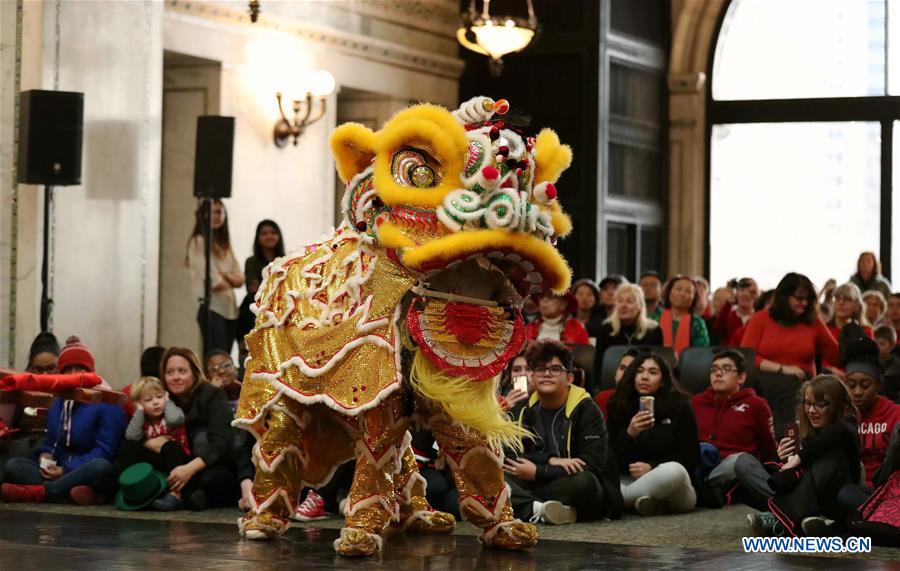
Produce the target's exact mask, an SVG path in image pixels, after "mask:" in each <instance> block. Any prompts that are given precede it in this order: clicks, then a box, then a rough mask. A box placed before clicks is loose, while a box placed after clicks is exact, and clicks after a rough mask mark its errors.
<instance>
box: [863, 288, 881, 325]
mask: <svg viewBox="0 0 900 571" xmlns="http://www.w3.org/2000/svg"><path fill="white" fill-rule="evenodd" d="M862 300H863V303H864V304H865V306H866V319H867V320H868V321H869V324H870V325H872V327H877V326H879V325H881V324H882V320H883V319H884V315H885V313H886V312H887V299H886V298H885V297H884V295H882V294H881V292H880V291H876V290H874V289H870V290H869V291H864V292H863V294H862Z"/></svg>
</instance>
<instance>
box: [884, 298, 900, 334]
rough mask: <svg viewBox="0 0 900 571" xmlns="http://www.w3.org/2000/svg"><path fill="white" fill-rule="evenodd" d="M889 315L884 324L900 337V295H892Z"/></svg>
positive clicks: (889, 303) (889, 302)
mask: <svg viewBox="0 0 900 571" xmlns="http://www.w3.org/2000/svg"><path fill="white" fill-rule="evenodd" d="M887 307H888V308H887V313H885V315H884V320H883V323H884V324H885V325H890V326H891V327H893V328H894V331H897V333H898V335H900V293H892V294H891V295H890V297H888V301H887Z"/></svg>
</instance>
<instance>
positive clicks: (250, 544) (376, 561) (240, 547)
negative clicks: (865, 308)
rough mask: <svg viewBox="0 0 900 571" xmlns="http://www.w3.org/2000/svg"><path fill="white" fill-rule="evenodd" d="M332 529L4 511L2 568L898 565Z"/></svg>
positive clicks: (0, 513) (526, 569)
mask: <svg viewBox="0 0 900 571" xmlns="http://www.w3.org/2000/svg"><path fill="white" fill-rule="evenodd" d="M337 536H338V531H337V530H335V529H327V528H313V527H305V528H301V527H295V528H292V529H291V530H289V531H288V533H287V534H286V535H285V537H283V538H282V539H281V540H278V541H273V542H254V541H247V540H241V539H239V538H238V537H237V531H236V527H235V525H233V524H232V525H227V524H222V523H200V522H187V521H172V520H143V519H130V518H117V517H104V516H80V515H73V514H66V513H53V512H41V511H31V510H28V511H23V510H11V509H4V508H3V507H2V506H0V568H2V569H4V570H6V569H10V570H13V569H15V570H18V569H42V570H47V569H104V570H105V569H275V568H283V569H295V568H296V569H301V568H302V569H307V568H310V567H314V568H317V569H351V568H352V569H374V568H382V567H385V566H389V567H393V568H394V569H396V570H397V571H399V570H401V569H402V570H406V569H410V570H418V569H429V570H443V569H448V570H456V569H467V570H473V569H474V570H479V571H481V570H494V569H496V570H510V571H532V570H534V571H538V570H540V571H549V570H554V571H555V570H557V569H601V568H603V569H626V568H627V569H668V568H684V567H699V568H704V569H708V568H715V569H760V570H769V569H810V568H815V569H820V570H824V569H867V570H873V571H874V570H877V569H897V568H900V564H897V563H896V562H887V561H876V560H872V559H868V558H867V559H856V558H854V559H846V558H833V557H828V558H826V557H808V556H803V557H801V556H793V555H756V554H744V553H741V552H737V551H715V550H702V549H681V548H677V547H651V546H634V545H611V544H605V543H587V542H576V541H559V540H542V541H540V542H539V543H538V546H537V547H536V548H534V549H531V550H528V551H522V552H508V551H501V550H495V549H483V548H482V547H481V546H480V545H479V543H478V541H477V539H476V538H475V537H473V536H471V535H443V536H410V535H404V534H401V533H395V532H389V533H388V535H387V537H386V538H385V539H386V540H385V549H384V552H383V553H382V554H381V555H378V556H376V557H373V558H370V559H361V560H350V559H346V558H343V557H340V556H338V555H336V554H335V553H334V549H333V547H332V543H333V541H334V539H335V538H336V537H337Z"/></svg>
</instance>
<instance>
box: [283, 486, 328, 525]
mask: <svg viewBox="0 0 900 571" xmlns="http://www.w3.org/2000/svg"><path fill="white" fill-rule="evenodd" d="M326 517H328V514H326V513H325V500H323V499H322V496H320V495H319V494H317V493H316V491H315V490H310V491H309V493H308V494H306V499H305V500H303V501H302V502H301V503H300V505H299V506H297V511H295V512H294V513H293V514H291V519H293V520H297V521H315V520H317V519H325V518H326Z"/></svg>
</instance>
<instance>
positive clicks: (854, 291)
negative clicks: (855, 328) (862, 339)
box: [830, 282, 869, 326]
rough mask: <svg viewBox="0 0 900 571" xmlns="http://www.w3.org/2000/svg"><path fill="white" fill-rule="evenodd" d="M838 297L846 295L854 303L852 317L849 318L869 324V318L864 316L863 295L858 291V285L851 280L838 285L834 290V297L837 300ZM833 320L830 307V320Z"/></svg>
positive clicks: (832, 312)
mask: <svg viewBox="0 0 900 571" xmlns="http://www.w3.org/2000/svg"><path fill="white" fill-rule="evenodd" d="M839 297H848V298H850V299H851V300H853V303H855V304H856V311H854V312H853V317H851V319H853V320H854V321H858V322H859V323H860V324H861V325H865V326H868V325H869V320H868V319H867V318H866V311H865V307H863V295H862V293H860V291H859V286H857V285H856V284H855V283H852V282H848V283H845V284H843V285H840V286H838V288H837V289H836V290H834V299H835V300H837V298H839ZM834 320H835V315H834V308H832V310H831V320H830V321H831V322H834Z"/></svg>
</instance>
